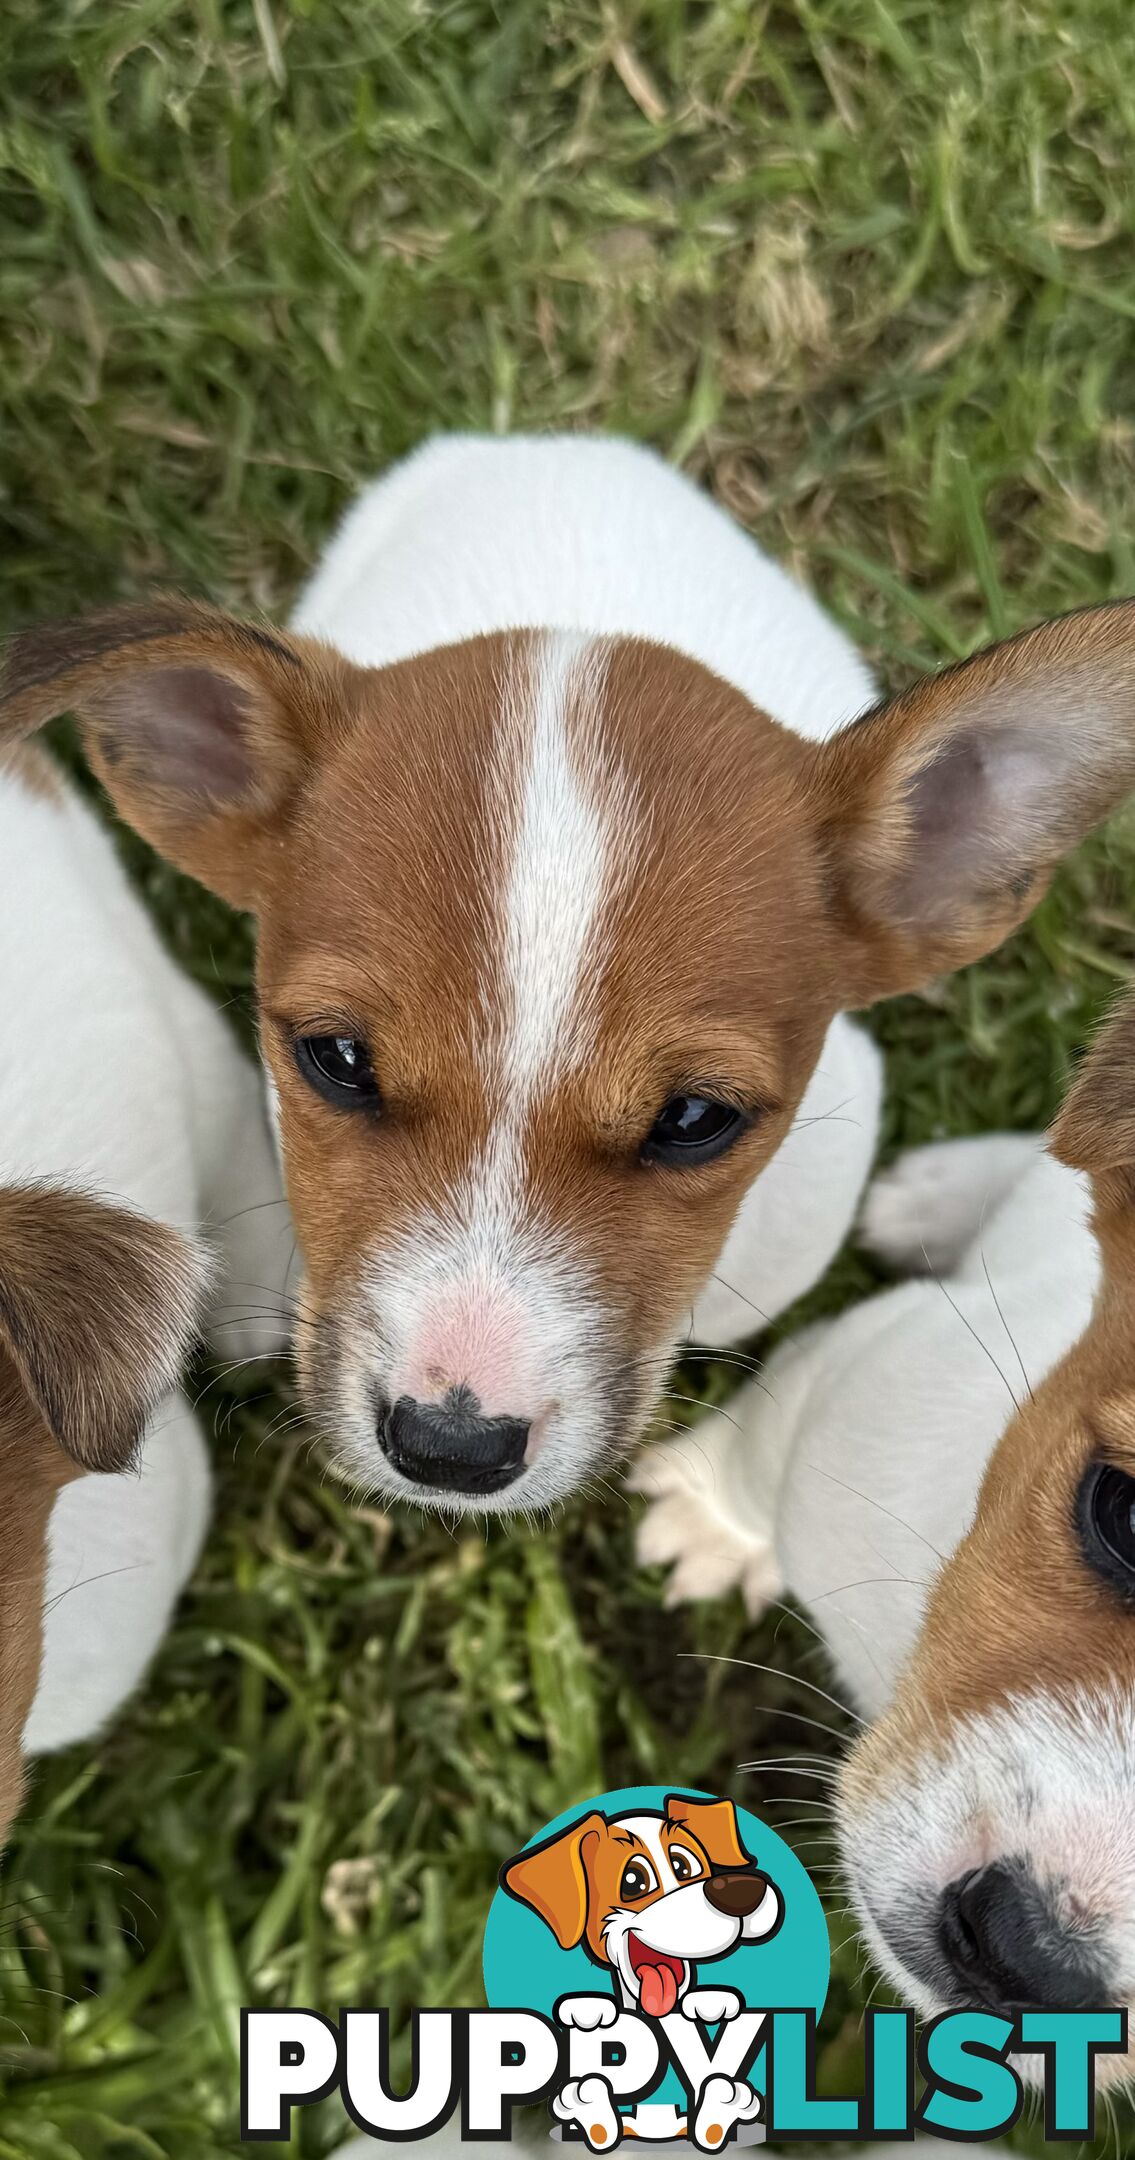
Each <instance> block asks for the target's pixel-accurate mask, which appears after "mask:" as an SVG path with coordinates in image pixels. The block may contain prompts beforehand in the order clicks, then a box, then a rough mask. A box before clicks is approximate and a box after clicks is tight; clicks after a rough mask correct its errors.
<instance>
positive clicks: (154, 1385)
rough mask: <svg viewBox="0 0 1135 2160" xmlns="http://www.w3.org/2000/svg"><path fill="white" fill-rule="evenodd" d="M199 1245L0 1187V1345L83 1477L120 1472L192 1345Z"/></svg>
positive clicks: (56, 1196)
mask: <svg viewBox="0 0 1135 2160" xmlns="http://www.w3.org/2000/svg"><path fill="white" fill-rule="evenodd" d="M210 1274H211V1263H210V1261H209V1258H208V1255H207V1254H206V1252H205V1249H204V1247H203V1246H201V1245H199V1244H197V1243H195V1242H194V1241H192V1240H191V1239H189V1238H186V1237H182V1236H181V1235H180V1234H179V1233H178V1232H177V1231H176V1230H169V1229H167V1228H166V1226H165V1225H164V1224H163V1223H156V1222H151V1221H150V1220H149V1219H148V1218H147V1217H146V1216H144V1215H136V1214H134V1213H132V1212H131V1211H130V1210H128V1209H126V1208H120V1207H110V1206H108V1205H106V1204H105V1203H104V1202H103V1201H101V1200H95V1199H92V1198H91V1197H90V1196H89V1195H87V1194H86V1193H82V1192H76V1191H74V1190H73V1189H71V1188H68V1187H65V1186H53V1185H21V1186H3V1187H0V1350H3V1351H4V1352H6V1353H7V1356H8V1358H9V1359H10V1361H11V1364H12V1366H13V1368H14V1370H15V1373H16V1375H17V1376H18V1378H19V1380H20V1381H21V1382H22V1384H23V1387H24V1388H25V1390H26V1392H27V1394H28V1395H29V1396H30V1398H31V1401H32V1403H33V1404H34V1406H35V1408H36V1410H37V1411H38V1413H39V1415H40V1417H41V1419H42V1420H43V1423H44V1424H45V1425H46V1427H47V1428H48V1430H49V1432H50V1433H51V1434H52V1435H53V1436H54V1438H55V1439H56V1440H57V1441H58V1443H59V1445H60V1447H61V1448H62V1449H63V1450H64V1452H65V1453H66V1454H67V1455H68V1456H69V1457H70V1458H71V1461H72V1462H73V1463H75V1464H77V1465H78V1466H79V1468H80V1469H83V1470H122V1469H125V1468H126V1467H127V1466H128V1465H129V1463H130V1460H131V1457H132V1456H133V1453H134V1449H135V1446H136V1444H137V1441H138V1439H139V1438H140V1436H141V1432H142V1428H143V1426H144V1424H145V1421H146V1418H147V1417H148V1415H149V1413H150V1411H151V1410H152V1409H153V1408H154V1407H155V1406H156V1405H157V1404H158V1403H159V1402H160V1401H161V1399H162V1397H163V1396H164V1395H166V1394H167V1393H168V1392H169V1390H170V1388H171V1387H173V1385H174V1384H175V1382H176V1380H177V1377H178V1373H179V1370H180V1367H181V1363H182V1359H183V1357H184V1355H185V1352H186V1350H187V1349H188V1348H189V1346H190V1344H191V1343H192V1341H193V1337H194V1333H195V1329H196V1324H197V1318H198V1313H199V1309H200V1306H201V1303H202V1300H203V1297H204V1293H205V1290H206V1288H207V1286H208V1282H209V1277H210Z"/></svg>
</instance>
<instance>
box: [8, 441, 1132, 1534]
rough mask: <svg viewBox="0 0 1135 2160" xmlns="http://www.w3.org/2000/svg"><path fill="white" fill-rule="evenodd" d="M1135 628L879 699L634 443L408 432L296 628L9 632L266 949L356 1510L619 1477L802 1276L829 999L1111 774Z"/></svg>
mask: <svg viewBox="0 0 1135 2160" xmlns="http://www.w3.org/2000/svg"><path fill="white" fill-rule="evenodd" d="M1133 682H1135V605H1132V604H1127V605H1116V606H1113V607H1108V608H1101V609H1098V610H1094V611H1090V612H1087V613H1084V614H1079V615H1073V616H1070V617H1068V618H1067V619H1066V620H1064V621H1062V622H1058V623H1055V624H1050V625H1046V626H1044V627H1042V628H1040V629H1038V630H1034V631H1032V632H1031V633H1029V634H1028V635H1026V636H1023V637H1020V638H1017V639H1014V640H1012V641H1010V642H1009V643H1008V644H1005V645H1002V646H1000V647H998V648H996V649H994V650H992V651H989V652H985V653H982V654H979V655H978V656H977V657H975V658H974V659H973V660H970V661H968V662H967V663H966V664H965V665H964V666H961V667H955V668H952V669H949V670H947V671H946V672H944V673H942V674H940V675H937V676H935V677H933V678H932V679H929V680H927V681H924V682H921V683H918V684H917V685H915V687H914V688H913V689H911V690H909V691H907V692H905V693H904V694H903V695H902V696H900V697H897V698H895V699H892V700H890V701H889V702H886V703H884V704H881V705H877V704H875V703H874V698H875V691H874V687H873V685H872V682H871V679H870V676H869V675H868V673H867V670H866V668H865V667H864V665H863V663H862V661H861V660H860V659H859V658H858V657H857V655H856V653H855V652H854V651H853V650H852V648H851V646H850V645H849V644H848V642H847V641H846V639H845V638H844V637H843V636H842V635H841V634H840V632H839V631H838V630H836V629H835V628H834V626H833V625H832V624H831V622H829V621H828V619H827V618H826V616H825V615H824V614H823V612H822V610H821V609H820V608H819V607H818V606H817V605H816V603H815V602H814V601H813V600H811V599H810V598H809V597H808V596H807V595H806V594H805V593H803V592H801V591H800V590H798V589H797V587H796V586H795V585H793V584H792V582H791V581H790V580H789V579H788V578H787V577H786V576H785V575H784V573H783V572H782V571H781V570H779V569H778V568H776V567H775V565H774V564H773V563H771V562H770V561H768V560H767V558H766V557H765V556H763V555H762V554H761V553H760V552H759V550H758V549H757V548H756V547H755V546H754V545H753V544H752V543H751V541H749V540H748V539H747V538H746V536H745V535H744V534H743V533H742V532H741V531H740V530H739V529H738V528H737V527H736V526H735V525H734V524H733V523H732V522H731V520H730V519H729V518H727V517H726V516H725V515H724V514H723V513H722V512H721V511H719V510H718V509H716V508H715V507H714V506H713V505H712V504H711V503H710V502H709V501H708V500H707V499H706V497H705V496H704V495H702V494H700V493H699V492H698V490H697V489H696V488H694V487H693V486H692V485H691V484H690V483H689V482H688V481H686V480H684V479H683V478H681V477H680V476H679V475H678V474H676V473H674V472H672V471H671V470H669V469H668V468H667V467H666V466H665V465H664V464H663V463H662V462H661V461H660V460H659V459H657V458H656V457H654V456H652V455H651V454H650V453H648V452H646V451H644V450H640V449H636V448H634V447H633V446H631V445H630V444H627V443H621V442H618V441H601V440H591V441H589V440H586V439H579V438H575V437H571V438H562V439H557V438H554V437H553V438H550V439H547V440H535V439H534V440H526V439H524V438H519V439H515V440H511V441H508V440H505V441H491V440H480V439H477V438H463V437H457V438H453V439H450V440H444V439H443V440H440V441H438V442H435V443H432V444H429V445H427V446H426V447H425V448H424V449H423V450H421V451H420V452H419V453H418V454H417V455H416V456H414V457H412V458H410V459H409V460H408V461H407V462H406V463H405V464H404V465H402V466H400V467H399V468H398V469H397V470H395V471H394V472H393V473H391V474H390V475H389V476H388V477H387V478H385V479H384V480H382V481H381V482H380V483H379V484H378V485H377V486H374V487H372V488H370V489H369V490H367V492H366V493H364V495H363V496H362V497H361V499H360V501H359V502H358V503H357V504H356V506H355V508H354V510H353V511H352V512H351V514H350V516H349V517H348V519H347V521H346V523H345V525H344V527H343V529H342V531H341V533H340V534H339V536H338V538H337V539H336V540H335V541H334V542H333V544H332V546H331V547H330V549H329V550H328V552H327V555H326V557H325V559H324V561H323V563H322V565H321V567H320V569H319V570H318V572H317V574H316V576H315V578H314V580H313V582H312V584H311V586H310V588H309V590H308V591H307V593H306V594H305V596H304V598H303V600H302V602H301V605H300V607H299V610H298V613H297V615H296V618H295V621H294V625H293V627H292V629H291V630H290V631H288V632H283V631H277V630H274V629H268V628H266V627H263V626H261V625H259V624H253V623H247V622H240V621H237V620H234V619H233V618H232V617H231V616H228V615H225V614H222V613H221V612H219V611H218V610H216V609H214V608H210V607H204V606H199V605H196V604H194V603H192V602H190V601H186V600H181V599H177V598H160V599H156V600H151V601H149V602H147V603H144V604H142V605H140V606H134V607H126V608H122V609H116V610H112V611H111V612H109V613H107V614H104V615H99V616H95V617H93V618H90V619H88V620H86V621H80V622H73V623H65V624H62V625H57V626H54V627H46V628H40V629H32V630H29V631H27V632H26V633H25V634H24V635H22V636H20V637H18V638H16V639H15V641H14V642H13V644H12V645H11V647H10V648H9V653H8V659H7V666H6V672H5V675H4V678H3V682H2V684H0V736H2V735H6V736H7V737H8V739H9V740H11V739H14V738H17V737H20V736H22V735H25V734H27V733H29V732H30V731H31V730H33V729H35V728H37V727H38V726H39V725H40V724H41V723H42V722H43V721H45V720H46V719H48V718H49V717H50V716H51V715H52V714H54V713H57V712H59V711H61V710H64V709H72V710H74V711H76V712H77V713H78V714H79V716H80V718H81V720H82V722H83V726H84V734H85V741H86V744H87V748H88V751H89V753H90V756H91V758H92V761H93V763H94V765H95V767H96V769H97V771H98V772H99V774H100V776H101V777H102V779H103V780H104V782H105V784H106V786H107V788H108V789H109V791H110V793H111V795H112V797H113V798H114V801H115V803H116V804H117V806H118V809H119V810H120V811H121V813H122V815H123V816H124V817H125V818H127V819H128V820H129V821H130V822H131V823H132V824H133V825H135V826H136V827H137V828H138V830H139V831H140V832H142V833H143V834H144V835H145V836H146V837H147V839H149V840H150V841H151V842H152V843H153V844H154V845H155V846H156V847H158V848H159V849H161V850H162V851H163V853H164V854H166V855H167V856H168V857H169V858H170V859H171V860H172V861H173V862H175V863H177V864H178V865H180V866H181V868H183V869H185V870H187V871H189V872H191V873H192V874H193V875H194V876H196V877H197V878H199V879H201V880H202V881H203V882H204V883H205V884H206V885H208V886H211V887H212V888H213V890H214V891H216V892H218V893H220V894H222V895H223V896H224V897H225V898H226V899H228V900H229V901H230V902H232V903H233V904H234V905H236V906H237V907H241V908H247V909H251V910H252V911H253V912H254V914H255V915H256V917H257V919H258V924H259V959H258V989H259V1001H260V1024H261V1033H262V1041H263V1048H264V1053H265V1056H266V1058H267V1062H268V1065H269V1068H270V1073H271V1078H272V1084H273V1087H274V1089H275V1092H276V1097H277V1107H278V1119H279V1130H280V1138H281V1145H282V1154H283V1162H284V1168H285V1172H286V1180H287V1186H288V1192H289V1196H290V1200H291V1205H292V1213H293V1216H294V1219H295V1224H296V1229H297V1235H298V1238H299V1243H300V1247H301V1249H302V1254H303V1259H304V1263H305V1267H306V1284H305V1292H304V1313H303V1316H302V1319H301V1320H300V1323H299V1329H298V1345H297V1347H298V1359H299V1365H300V1372H301V1384H302V1387H303V1391H304V1395H305V1398H306V1401H307V1404H308V1406H309V1408H310V1409H311V1410H312V1412H313V1413H314V1416H315V1419H316V1421H317V1422H318V1424H319V1425H320V1426H322V1427H323V1428H324V1429H325V1430H326V1431H327V1432H328V1433H329V1434H330V1435H331V1437H332V1444H333V1448H334V1452H335V1454H336V1456H337V1460H338V1462H339V1464H340V1466H341V1468H342V1469H343V1470H344V1471H345V1472H346V1473H348V1474H349V1475H350V1476H352V1477H353V1478H354V1479H355V1480H357V1481H358V1482H359V1483H361V1484H362V1485H363V1486H365V1487H367V1488H369V1489H370V1490H371V1491H372V1492H375V1493H378V1494H379V1495H381V1496H383V1497H385V1498H387V1499H394V1498H407V1499H412V1500H416V1501H419V1502H422V1503H425V1504H428V1505H434V1506H438V1507H442V1508H445V1509H447V1510H450V1511H460V1510H461V1509H464V1508H469V1507H476V1508H478V1509H482V1510H497V1511H502V1510H505V1511H506V1510H509V1509H513V1508H518V1509H525V1510H531V1509H534V1508H540V1507H543V1506H546V1505H548V1504H549V1503H551V1502H553V1501H555V1500H557V1499H558V1498H560V1497H561V1496H562V1495H564V1494H565V1493H567V1492H569V1491H570V1490H571V1489H572V1488H573V1487H577V1486H581V1485H582V1486H585V1487H586V1486H587V1484H588V1481H589V1480H595V1481H597V1482H598V1481H601V1479H602V1477H603V1474H604V1472H605V1471H606V1470H608V1469H609V1467H610V1465H611V1463H612V1461H613V1460H615V1459H617V1458H618V1456H619V1455H620V1454H621V1453H622V1452H623V1451H624V1450H625V1449H626V1448H627V1447H628V1446H629V1445H630V1444H631V1443H632V1442H633V1440H634V1439H635V1438H637V1436H638V1435H639V1434H640V1433H641V1431H642V1429H643V1427H644V1425H645V1423H646V1420H647V1418H648V1416H649V1414H650V1411H651V1409H652V1408H653V1406H654V1404H655V1403H656V1401H657V1399H658V1397H659V1395H660V1393H661V1391H662V1388H663V1384H664V1380H665V1375H666V1372H667V1369H668V1366H669V1363H670V1360H671V1357H672V1354H673V1349H674V1344H675V1342H676V1340H677V1338H678V1337H679V1336H680V1335H681V1334H682V1333H683V1332H684V1331H685V1330H686V1328H687V1327H689V1326H690V1325H691V1324H692V1328H693V1332H694V1334H695V1335H697V1336H698V1337H699V1338H701V1339H702V1340H704V1341H707V1342H711V1343H724V1342H727V1341H731V1340H733V1339H735V1338H737V1337H739V1336H741V1335H743V1334H747V1333H749V1332H751V1330H752V1327H753V1324H754V1316H755V1315H756V1316H757V1317H758V1318H764V1317H768V1316H772V1315H774V1314H776V1313H778V1312H780V1311H783V1310H784V1308H785V1307H786V1306H787V1305H788V1304H789V1303H790V1302H791V1301H792V1300H793V1299H795V1298H796V1297H798V1296H799V1295H800V1294H801V1293H802V1292H803V1291H804V1290H805V1289H807V1287H808V1286H809V1285H810V1284H811V1283H812V1282H814V1281H815V1280H816V1278H817V1277H818V1276H819V1275H820V1273H821V1272H822V1271H823V1269H824V1268H825V1267H826V1266H827V1264H828V1262H829V1261H830V1260H831V1258H832V1257H833V1255H834V1254H835V1252H836V1251H837V1249H838V1247H839V1246H840V1244H841V1242H842V1240H843V1238H844V1236H845V1233H846V1231H847V1230H848V1228H849V1226H850V1223H851V1220H852V1217H853V1214H854V1211H855V1208H856V1205H857V1203H858V1199H859V1195H860V1192H861V1189H862V1185H863V1182H864V1180H865V1178H866V1175H867V1172H868V1169H869V1165H870V1162H871V1159H872V1153H873V1149H874V1145H875V1138H876V1124H877V1112H878V1100H879V1061H878V1058H877V1055H876V1052H875V1051H874V1049H873V1048H872V1046H871V1044H870V1042H869V1041H868V1039H867V1038H866V1036H865V1035H863V1034H862V1033H861V1032H859V1031H858V1030H857V1029H855V1028H854V1027H853V1026H852V1025H851V1024H850V1023H849V1022H848V1020H847V1019H846V1018H844V1017H842V1016H843V1014H844V1013H845V1011H846V1010H847V1009H848V1008H852V1007H855V1006H862V1005H866V1004H869V1003H870V1002H871V1001H872V1000H873V999H876V998H881V997H886V996H889V995H891V994H892V993H894V992H896V991H902V990H909V989H910V988H912V987H913V986H915V985H917V984H920V983H923V982H925V981H926V979H927V978H928V977H929V976H931V975H934V974H936V973H938V972H940V971H941V970H943V969H948V968H955V967H960V966H963V965H964V964H965V963H966V962H967V961H970V960H973V959H975V958H976V957H977V956H978V955H979V954H981V953H985V952H988V951H989V950H990V949H991V948H992V947H994V946H996V945H997V944H999V943H1000V942H1001V940H1002V939H1003V938H1005V937H1006V936H1007V935H1008V934H1009V933H1010V931H1012V930H1014V929H1015V928H1016V927H1017V925H1018V924H1019V923H1020V922H1021V921H1023V919H1024V917H1025V916H1026V915H1027V914H1028V912H1029V910H1030V909H1031V907H1032V906H1033V904H1034V902H1035V901H1036V900H1037V898H1038V897H1039V895H1040V894H1041V892H1042V891H1043V890H1044V887H1045V885H1046V883H1047V880H1048V877H1049V873H1050V872H1051V870H1052V868H1053V865H1054V864H1055V863H1056V862H1057V860H1058V859H1059V858H1060V857H1061V856H1062V855H1064V854H1065V853H1067V851H1068V850H1069V849H1070V848H1072V847H1074V846H1075V845H1076V843H1077V842H1078V841H1079V840H1080V839H1081V838H1082V837H1083V835H1084V834H1085V833H1087V832H1088V831H1089V830H1090V829H1091V828H1092V827H1093V826H1095V825H1096V824H1097V823H1098V822H1099V821H1100V820H1101V819H1102V818H1103V817H1104V816H1106V814H1107V813H1108V812H1109V811H1110V810H1111V809H1112V808H1113V807H1114V806H1115V805H1116V804H1117V803H1118V802H1120V801H1121V800H1122V798H1123V797H1124V796H1125V795H1126V794H1127V793H1128V792H1129V791H1130V789H1131V787H1132V785H1133V784H1135V696H1133V694H1132V686H1133Z"/></svg>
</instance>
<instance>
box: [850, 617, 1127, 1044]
mask: <svg viewBox="0 0 1135 2160" xmlns="http://www.w3.org/2000/svg"><path fill="white" fill-rule="evenodd" d="M816 773H817V776H818V779H819V783H820V789H821V794H822V797H823V798H824V807H823V810H822V820H823V824H824V826H825V827H826V831H825V834H824V844H825V849H826V852H827V856H828V872H829V878H830V885H831V892H832V900H833V928H834V929H835V931H836V932H837V934H842V935H846V934H848V933H850V938H851V941H852V945H853V947H854V944H855V943H856V942H858V946H859V959H858V962H857V963H856V964H855V971H856V973H857V975H858V978H859V979H858V980H857V981H856V983H855V985H854V989H853V990H852V992H851V995H850V997H849V1000H848V1001H849V1002H852V1003H854V1002H864V1003H865V1002H868V1001H869V1000H870V999H871V998H875V997H881V996H887V995H890V994H891V993H893V992H894V991H896V990H903V989H912V988H915V987H916V986H917V985H918V984H919V983H921V982H924V981H926V979H927V978H928V977H929V976H930V975H932V974H934V973H936V972H938V971H939V970H941V969H944V968H954V967H960V966H963V965H964V964H965V963H966V962H968V961H970V960H975V959H977V958H978V957H979V956H980V955H981V954H982V953H985V952H989V951H991V950H992V949H993V948H994V946H996V945H998V944H1000V942H1001V941H1002V939H1003V938H1005V937H1006V936H1007V935H1008V934H1009V932H1010V931H1011V930H1013V929H1015V928H1016V927H1017V925H1018V923H1020V922H1021V921H1023V920H1024V917H1025V916H1026V915H1027V914H1028V912H1029V910H1030V908H1031V907H1033V906H1034V904H1035V902H1036V901H1037V900H1038V899H1039V897H1040V895H1041V893H1042V892H1043V890H1044V887H1045V885H1046V883H1047V880H1048V878H1049V876H1050V875H1051V873H1052V871H1053V869H1054V868H1055V866H1056V864H1057V863H1058V862H1059V860H1060V858H1061V857H1062V856H1063V855H1066V854H1067V853H1068V852H1069V850H1070V849H1071V848H1073V847H1075V846H1076V845H1077V843H1078V842H1079V841H1080V840H1082V839H1083V838H1084V837H1085V836H1086V835H1087V834H1088V833H1089V832H1091V830H1092V829H1093V827H1094V826H1095V825H1097V824H1099V823H1100V821H1101V819H1103V818H1105V817H1106V816H1107V815H1108V814H1109V812H1111V811H1112V810H1114V809H1115V808H1117V807H1118V805H1119V804H1120V803H1121V802H1122V801H1123V799H1124V797H1125V795H1127V794H1128V793H1129V792H1130V790H1131V789H1132V788H1133V787H1135V602H1125V603H1122V604H1120V605H1118V606H1115V607H1108V608H1101V609H1088V610H1085V611H1084V612H1083V613H1082V614H1080V615H1076V616H1069V617H1067V618H1065V619H1064V620H1063V621H1061V622H1057V623H1046V624H1042V625H1041V627H1040V628H1039V629H1038V630H1034V631H1030V632H1029V633H1028V635H1027V636H1024V637H1021V638H1015V639H1012V640H1010V641H1009V642H1008V643H1007V644H1005V645H1000V646H993V647H991V648H990V649H989V651H987V652H984V653H979V654H977V655H976V656H975V658H974V659H973V660H970V661H967V662H966V663H964V664H963V665H962V666H959V667H956V668H950V669H947V670H945V671H944V672H943V673H942V674H940V675H938V676H934V677H931V678H929V679H928V680H926V681H925V682H921V683H917V684H915V685H914V687H913V688H912V689H910V690H908V691H905V692H904V693H903V694H902V695H901V696H900V697H897V698H895V699H893V700H892V701H891V703H890V704H887V705H882V706H880V707H879V708H878V710H877V711H876V712H874V713H871V714H869V715H867V716H866V717H865V718H864V719H863V720H861V721H858V722H856V723H855V724H854V725H853V726H852V727H850V728H848V729H846V730H844V732H843V733H842V734H839V735H836V736H833V737H831V738H830V739H829V741H828V742H827V743H826V744H825V745H824V746H823V748H822V749H821V751H820V752H819V754H818V759H817V764H816Z"/></svg>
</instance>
